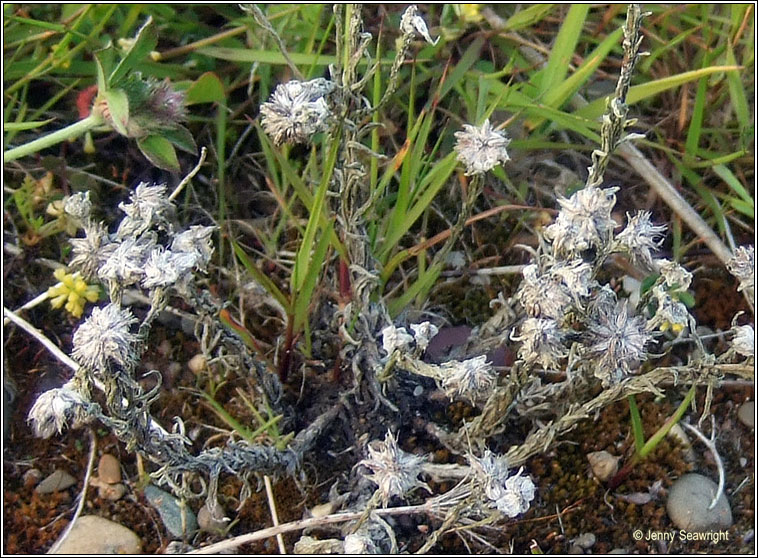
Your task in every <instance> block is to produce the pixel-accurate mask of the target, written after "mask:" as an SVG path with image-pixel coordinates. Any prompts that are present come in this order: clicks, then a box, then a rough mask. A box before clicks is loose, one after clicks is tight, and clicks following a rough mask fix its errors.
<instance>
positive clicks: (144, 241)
mask: <svg viewBox="0 0 758 558" xmlns="http://www.w3.org/2000/svg"><path fill="white" fill-rule="evenodd" d="M154 247H155V236H154V234H153V233H148V234H144V235H142V236H140V237H139V238H134V237H129V238H125V239H124V240H123V241H122V242H120V243H117V244H116V249H115V250H113V252H112V253H111V254H110V255H109V256H108V259H107V260H106V261H105V263H103V264H102V265H101V266H100V268H99V269H98V270H97V275H98V277H99V278H100V279H101V280H103V281H109V282H110V281H114V282H116V283H118V284H119V285H120V286H122V287H126V286H129V285H133V284H135V283H139V282H140V281H141V280H142V278H143V277H144V275H145V263H146V262H147V258H148V257H149V256H150V252H152V250H153V248H154Z"/></svg>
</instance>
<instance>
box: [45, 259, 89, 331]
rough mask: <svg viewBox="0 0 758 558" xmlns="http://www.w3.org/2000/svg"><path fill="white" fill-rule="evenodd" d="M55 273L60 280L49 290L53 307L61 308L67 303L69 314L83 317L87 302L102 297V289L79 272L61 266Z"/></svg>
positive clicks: (48, 293)
mask: <svg viewBox="0 0 758 558" xmlns="http://www.w3.org/2000/svg"><path fill="white" fill-rule="evenodd" d="M53 275H54V276H55V278H56V279H57V280H58V281H59V283H57V284H56V285H53V286H52V287H50V288H49V289H48V290H47V296H48V297H49V298H50V304H51V305H52V306H53V308H60V307H61V306H63V305H64V304H65V305H66V311H67V312H68V313H69V314H71V315H72V316H74V317H75V318H81V317H82V314H83V313H84V304H85V302H86V301H89V302H95V301H97V299H98V298H100V290H99V289H98V288H97V287H96V286H94V285H89V284H87V282H86V281H85V280H84V279H82V276H81V273H79V272H76V273H67V272H66V270H65V269H63V268H62V267H61V268H58V269H56V270H55V271H54V272H53Z"/></svg>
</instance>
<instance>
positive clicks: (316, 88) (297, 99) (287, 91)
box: [260, 78, 334, 145]
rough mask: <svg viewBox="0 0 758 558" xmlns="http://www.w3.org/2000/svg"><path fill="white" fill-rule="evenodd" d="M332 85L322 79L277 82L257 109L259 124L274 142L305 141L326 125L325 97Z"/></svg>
mask: <svg viewBox="0 0 758 558" xmlns="http://www.w3.org/2000/svg"><path fill="white" fill-rule="evenodd" d="M333 89H334V84H333V83H332V82H330V81H328V80H326V79H324V78H317V79H313V80H310V81H297V80H292V81H288V82H287V83H282V84H279V85H277V87H276V89H275V90H274V93H273V94H272V95H271V97H270V99H269V101H268V102H266V103H263V104H262V105H261V108H260V112H261V124H262V125H263V129H264V130H265V132H266V134H268V135H269V137H271V139H272V140H273V141H274V144H276V145H281V144H283V143H308V142H310V141H311V137H312V136H313V135H314V134H317V133H319V132H323V131H324V130H326V128H327V124H328V121H329V118H330V117H331V114H332V113H331V110H330V108H329V105H328V104H327V102H326V96H327V95H328V93H330V92H331V91H332V90H333Z"/></svg>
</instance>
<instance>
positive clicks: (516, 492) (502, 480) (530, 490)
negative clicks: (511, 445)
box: [469, 450, 535, 517]
mask: <svg viewBox="0 0 758 558" xmlns="http://www.w3.org/2000/svg"><path fill="white" fill-rule="evenodd" d="M469 461H470V463H471V468H472V469H473V470H474V474H475V476H476V479H477V481H479V482H480V483H481V485H482V488H483V490H484V495H485V496H486V497H487V499H488V500H489V503H490V505H494V507H496V508H497V509H498V510H500V511H501V512H502V513H504V514H505V515H507V516H508V517H516V516H517V515H520V514H522V513H524V512H526V511H527V510H528V509H529V504H530V502H531V501H532V500H534V492H535V487H534V483H533V482H532V479H531V478H530V477H528V476H521V474H522V472H523V471H524V469H523V467H522V468H521V469H519V471H518V473H516V474H515V475H511V476H509V475H508V462H507V460H506V458H505V456H502V455H495V454H493V453H492V452H491V451H490V450H487V451H485V453H484V455H483V456H482V457H481V458H477V457H474V456H470V457H469Z"/></svg>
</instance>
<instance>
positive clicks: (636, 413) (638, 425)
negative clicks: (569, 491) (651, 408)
mask: <svg viewBox="0 0 758 558" xmlns="http://www.w3.org/2000/svg"><path fill="white" fill-rule="evenodd" d="M627 400H628V401H629V420H630V421H631V423H632V434H633V435H634V450H635V451H636V452H637V453H640V452H641V451H642V448H644V447H645V432H644V431H643V429H642V417H641V416H640V410H639V409H638V408H637V399H635V397H634V395H630V396H629V397H628V398H627Z"/></svg>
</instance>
